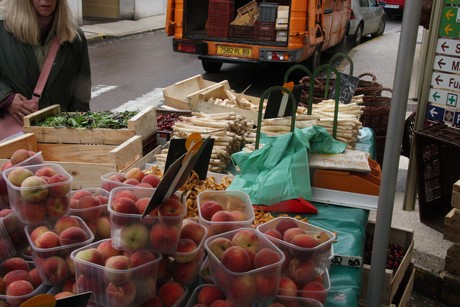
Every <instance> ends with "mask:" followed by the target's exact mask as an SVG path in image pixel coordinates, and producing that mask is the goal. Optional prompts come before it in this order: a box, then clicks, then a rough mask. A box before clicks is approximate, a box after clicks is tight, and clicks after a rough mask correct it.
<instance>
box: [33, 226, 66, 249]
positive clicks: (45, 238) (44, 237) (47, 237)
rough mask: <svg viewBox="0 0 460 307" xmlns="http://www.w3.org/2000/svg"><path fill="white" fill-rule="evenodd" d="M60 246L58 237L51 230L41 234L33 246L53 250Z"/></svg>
mask: <svg viewBox="0 0 460 307" xmlns="http://www.w3.org/2000/svg"><path fill="white" fill-rule="evenodd" d="M60 245H61V243H60V240H59V235H58V234H57V233H55V232H54V231H51V230H48V231H45V232H43V233H42V234H40V235H39V236H38V237H37V239H36V240H35V246H36V247H38V248H53V247H58V246H60Z"/></svg>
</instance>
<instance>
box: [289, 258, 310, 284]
mask: <svg viewBox="0 0 460 307" xmlns="http://www.w3.org/2000/svg"><path fill="white" fill-rule="evenodd" d="M288 272H289V276H290V277H291V278H292V280H293V281H294V282H295V283H307V282H309V281H310V280H312V279H313V278H314V276H315V263H314V261H313V260H311V259H308V260H304V261H301V260H299V259H298V258H293V259H291V261H290V262H289V268H288Z"/></svg>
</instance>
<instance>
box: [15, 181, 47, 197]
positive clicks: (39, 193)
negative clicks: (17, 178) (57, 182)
mask: <svg viewBox="0 0 460 307" xmlns="http://www.w3.org/2000/svg"><path fill="white" fill-rule="evenodd" d="M46 185H47V183H46V181H45V179H43V178H41V177H38V176H30V177H27V178H26V179H24V181H23V182H22V183H21V188H22V189H21V190H20V194H21V196H22V198H23V199H24V200H26V201H31V202H39V201H42V200H44V199H45V198H46V196H47V195H48V187H47V186H46Z"/></svg>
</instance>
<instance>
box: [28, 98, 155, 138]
mask: <svg viewBox="0 0 460 307" xmlns="http://www.w3.org/2000/svg"><path fill="white" fill-rule="evenodd" d="M60 112H61V108H60V106H59V105H52V106H49V107H47V108H44V109H42V110H39V111H37V112H35V113H32V114H30V115H28V116H26V117H24V132H26V133H33V134H35V136H36V139H37V142H38V143H56V144H99V145H120V144H122V143H123V142H125V141H126V140H128V139H130V138H131V137H133V136H135V135H139V136H141V140H147V139H148V138H149V137H150V136H151V135H152V134H154V133H155V131H156V130H157V121H156V109H155V107H148V108H146V109H144V110H142V111H140V112H139V113H138V114H136V115H135V116H134V117H132V118H131V119H130V120H129V121H128V128H126V129H104V128H94V129H86V128H54V127H41V126H36V123H37V122H38V121H39V120H42V119H43V118H45V117H47V116H49V115H53V114H58V113H60Z"/></svg>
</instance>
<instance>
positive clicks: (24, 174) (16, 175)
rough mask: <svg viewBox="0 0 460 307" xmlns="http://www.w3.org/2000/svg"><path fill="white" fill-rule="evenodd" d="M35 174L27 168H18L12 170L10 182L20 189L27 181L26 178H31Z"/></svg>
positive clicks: (9, 175) (9, 176)
mask: <svg viewBox="0 0 460 307" xmlns="http://www.w3.org/2000/svg"><path fill="white" fill-rule="evenodd" d="M33 175H34V174H33V173H32V172H31V171H30V170H29V169H27V168H25V167H17V168H15V169H12V170H11V171H10V172H9V173H8V177H7V178H8V181H9V182H10V183H11V184H12V185H14V186H16V187H20V186H21V184H22V182H23V181H24V180H25V179H26V178H29V177H31V176H33Z"/></svg>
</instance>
